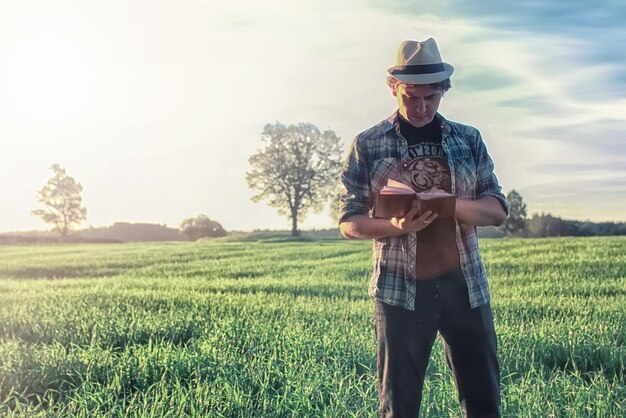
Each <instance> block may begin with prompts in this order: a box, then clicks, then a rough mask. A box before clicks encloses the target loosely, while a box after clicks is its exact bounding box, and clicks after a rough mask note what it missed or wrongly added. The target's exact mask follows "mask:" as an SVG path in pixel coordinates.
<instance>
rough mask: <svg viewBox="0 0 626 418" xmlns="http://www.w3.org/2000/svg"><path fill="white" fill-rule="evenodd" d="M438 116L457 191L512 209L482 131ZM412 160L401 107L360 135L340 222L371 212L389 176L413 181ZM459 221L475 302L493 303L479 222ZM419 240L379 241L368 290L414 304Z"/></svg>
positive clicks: (344, 177) (346, 169)
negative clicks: (400, 118) (409, 168)
mask: <svg viewBox="0 0 626 418" xmlns="http://www.w3.org/2000/svg"><path fill="white" fill-rule="evenodd" d="M436 117H437V118H438V120H439V121H440V122H441V134H442V146H443V149H444V150H445V153H446V156H447V159H448V164H449V166H450V175H451V181H452V193H453V194H455V195H456V196H457V197H459V198H463V199H480V198H482V197H484V196H493V197H495V198H496V199H498V200H499V201H500V203H501V204H502V207H503V208H504V209H505V211H506V212H507V214H508V212H509V208H508V205H507V202H506V199H505V197H504V195H503V194H502V191H501V187H500V185H499V184H498V179H497V178H496V176H495V174H494V172H493V161H492V160H491V158H490V157H489V154H488V153H487V148H486V147H485V144H484V142H483V140H482V138H481V136H480V133H479V132H478V130H477V129H476V128H473V127H471V126H467V125H462V124H460V123H456V122H452V121H447V120H446V119H445V118H443V116H441V115H440V114H437V116H436ZM408 160H410V156H409V147H408V144H407V141H406V139H405V138H404V137H403V136H402V135H401V134H400V128H399V126H398V121H397V111H396V112H395V113H394V114H393V115H391V116H390V117H389V118H388V119H386V120H383V121H381V122H380V123H379V124H377V125H376V126H374V127H372V128H370V129H368V130H366V131H364V132H362V133H360V134H359V135H357V137H356V138H355V139H354V141H353V142H352V145H351V147H350V150H349V154H348V156H347V158H346V160H345V162H344V165H343V168H342V172H341V182H342V183H343V190H342V195H341V201H340V204H339V222H340V223H341V222H343V221H345V220H346V219H347V218H349V217H350V216H352V215H361V214H370V215H371V212H370V211H371V209H372V207H373V204H374V197H375V196H376V193H378V191H380V189H381V188H382V187H383V186H384V185H385V184H386V183H387V179H388V178H391V179H394V180H397V181H401V182H404V183H406V184H411V182H410V179H409V177H408V176H409V175H410V172H409V171H407V170H405V168H406V167H407V164H406V162H407V161H408ZM455 220H456V244H457V247H458V249H459V255H460V261H461V269H462V270H463V275H464V276H465V280H466V281H467V287H468V289H469V298H470V304H471V306H472V307H477V306H480V305H483V304H485V303H488V302H489V288H488V285H487V276H486V275H485V270H484V267H483V264H482V261H481V259H480V252H479V249H478V238H477V236H476V227H475V226H474V225H470V224H468V223H465V222H463V221H460V220H458V219H455ZM417 245H418V244H417V234H416V233H415V232H412V233H409V234H405V235H401V236H398V237H388V238H380V239H375V240H373V248H374V260H373V264H374V265H373V267H374V271H373V274H372V279H371V282H370V285H369V290H368V294H369V295H370V296H372V297H375V298H377V299H380V300H382V301H384V302H386V303H389V304H391V305H396V306H400V307H402V308H404V309H409V310H413V309H414V303H415V277H416V276H415V268H416V260H415V258H416V248H417Z"/></svg>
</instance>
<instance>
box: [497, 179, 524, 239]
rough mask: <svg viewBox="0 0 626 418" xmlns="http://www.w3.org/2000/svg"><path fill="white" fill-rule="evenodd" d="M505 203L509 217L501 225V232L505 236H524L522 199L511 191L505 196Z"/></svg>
mask: <svg viewBox="0 0 626 418" xmlns="http://www.w3.org/2000/svg"><path fill="white" fill-rule="evenodd" d="M506 201H507V203H508V204H509V217H508V218H506V221H504V224H502V226H501V228H502V230H503V231H504V232H505V233H506V234H507V235H518V236H525V235H526V232H527V229H526V227H527V225H526V224H527V219H526V203H524V198H523V197H522V195H521V194H519V193H518V192H517V191H516V190H511V191H510V192H509V194H507V195H506Z"/></svg>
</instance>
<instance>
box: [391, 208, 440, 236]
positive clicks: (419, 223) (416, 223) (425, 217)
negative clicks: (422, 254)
mask: <svg viewBox="0 0 626 418" xmlns="http://www.w3.org/2000/svg"><path fill="white" fill-rule="evenodd" d="M437 216H438V215H437V213H434V212H432V211H430V210H427V211H426V212H424V213H422V214H421V215H420V216H417V207H415V206H414V207H413V208H411V210H410V211H408V212H407V213H406V215H404V218H400V219H398V218H391V225H393V226H394V227H395V228H398V229H401V230H402V231H404V233H409V232H418V231H421V230H422V229H424V228H426V227H427V226H428V225H430V223H431V222H432V221H434V220H435V219H436V218H437Z"/></svg>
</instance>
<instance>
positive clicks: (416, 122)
mask: <svg viewBox="0 0 626 418" xmlns="http://www.w3.org/2000/svg"><path fill="white" fill-rule="evenodd" d="M432 120H433V118H429V117H428V116H424V117H423V118H419V117H412V118H409V123H410V124H411V125H413V126H415V127H416V128H421V127H423V126H426V125H428V124H429V123H430V121H432Z"/></svg>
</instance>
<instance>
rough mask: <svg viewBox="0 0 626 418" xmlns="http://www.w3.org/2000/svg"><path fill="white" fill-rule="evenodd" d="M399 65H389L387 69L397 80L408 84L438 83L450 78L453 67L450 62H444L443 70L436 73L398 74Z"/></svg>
mask: <svg viewBox="0 0 626 418" xmlns="http://www.w3.org/2000/svg"><path fill="white" fill-rule="evenodd" d="M398 68H399V67H397V66H396V67H391V68H389V69H387V72H388V73H389V75H391V76H392V77H394V78H397V79H398V80H400V81H402V82H404V83H408V84H433V83H439V82H440V81H443V80H447V79H448V78H450V76H451V75H452V73H453V72H454V67H453V66H451V65H450V64H448V63H446V62H444V63H443V68H444V70H443V71H439V72H436V73H425V74H406V73H404V74H400V73H399V71H398Z"/></svg>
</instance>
